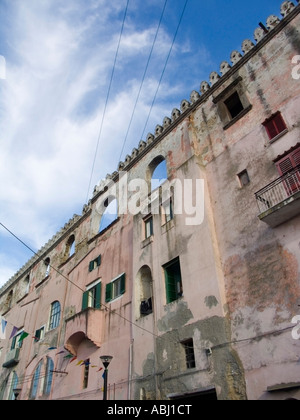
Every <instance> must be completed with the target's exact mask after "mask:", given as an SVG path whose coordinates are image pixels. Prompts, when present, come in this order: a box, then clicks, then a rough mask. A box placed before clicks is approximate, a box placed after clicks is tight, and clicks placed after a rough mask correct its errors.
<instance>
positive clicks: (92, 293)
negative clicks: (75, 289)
mask: <svg viewBox="0 0 300 420" xmlns="http://www.w3.org/2000/svg"><path fill="white" fill-rule="evenodd" d="M87 308H94V309H100V308H101V282H100V280H97V281H96V282H94V283H92V284H91V285H90V286H88V287H87V291H86V292H84V293H83V296H82V310H85V309H87Z"/></svg>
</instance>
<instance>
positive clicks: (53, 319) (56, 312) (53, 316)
mask: <svg viewBox="0 0 300 420" xmlns="http://www.w3.org/2000/svg"><path fill="white" fill-rule="evenodd" d="M60 311H61V309H60V303H59V302H58V301H56V302H53V303H52V305H51V312H50V321H49V330H54V328H57V327H58V326H59V322H60Z"/></svg>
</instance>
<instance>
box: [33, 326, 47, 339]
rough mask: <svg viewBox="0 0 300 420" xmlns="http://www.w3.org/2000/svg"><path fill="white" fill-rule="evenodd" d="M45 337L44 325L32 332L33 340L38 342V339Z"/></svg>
mask: <svg viewBox="0 0 300 420" xmlns="http://www.w3.org/2000/svg"><path fill="white" fill-rule="evenodd" d="M44 337H45V327H41V328H39V329H38V330H36V332H35V334H34V342H35V343H38V342H39V341H41V340H43V338H44Z"/></svg>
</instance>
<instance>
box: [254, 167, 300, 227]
mask: <svg viewBox="0 0 300 420" xmlns="http://www.w3.org/2000/svg"><path fill="white" fill-rule="evenodd" d="M255 196H256V200H257V204H258V208H259V211H260V215H259V218H260V220H262V221H263V222H265V223H267V224H268V225H269V226H271V227H276V226H279V225H281V224H282V223H284V222H286V221H288V220H290V219H292V218H293V217H295V216H297V215H298V214H300V165H299V166H297V167H296V168H294V169H293V170H292V171H290V172H288V173H287V174H285V175H283V176H282V177H280V178H278V179H276V180H275V181H273V182H272V183H271V184H269V185H267V186H266V187H264V188H263V189H261V190H260V191H258V192H257V193H256V194H255Z"/></svg>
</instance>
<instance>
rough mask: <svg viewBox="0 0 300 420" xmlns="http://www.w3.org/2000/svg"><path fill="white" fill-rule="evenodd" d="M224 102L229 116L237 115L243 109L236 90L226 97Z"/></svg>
mask: <svg viewBox="0 0 300 420" xmlns="http://www.w3.org/2000/svg"><path fill="white" fill-rule="evenodd" d="M224 104H225V105H226V107H227V109H228V111H229V113H230V116H231V118H235V117H237V116H238V115H239V114H240V113H241V112H242V111H243V110H244V107H243V104H242V102H241V100H240V97H239V94H238V93H237V92H234V94H233V95H231V96H230V97H229V98H228V99H226V101H224Z"/></svg>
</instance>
